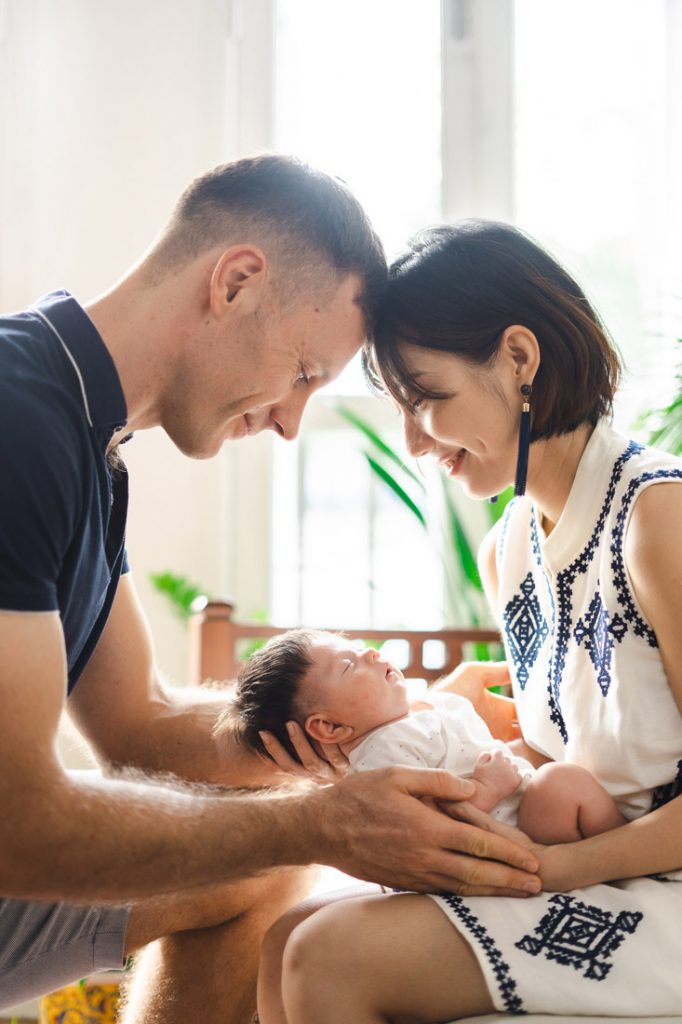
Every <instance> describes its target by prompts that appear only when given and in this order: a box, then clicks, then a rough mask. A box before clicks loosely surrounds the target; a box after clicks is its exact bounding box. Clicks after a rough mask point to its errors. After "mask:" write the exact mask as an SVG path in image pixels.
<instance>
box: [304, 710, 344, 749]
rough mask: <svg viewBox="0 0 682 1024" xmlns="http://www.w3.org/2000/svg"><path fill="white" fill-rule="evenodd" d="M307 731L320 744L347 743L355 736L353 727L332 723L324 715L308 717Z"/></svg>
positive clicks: (306, 722) (305, 724)
mask: <svg viewBox="0 0 682 1024" xmlns="http://www.w3.org/2000/svg"><path fill="white" fill-rule="evenodd" d="M304 726H305V731H306V732H307V733H308V735H309V736H312V738H313V739H314V740H317V742H318V743H347V742H348V740H349V739H351V737H352V735H353V727H352V725H341V724H340V723H339V722H332V721H331V719H329V718H325V717H324V715H320V714H313V715H308V717H307V718H306V720H305V722H304Z"/></svg>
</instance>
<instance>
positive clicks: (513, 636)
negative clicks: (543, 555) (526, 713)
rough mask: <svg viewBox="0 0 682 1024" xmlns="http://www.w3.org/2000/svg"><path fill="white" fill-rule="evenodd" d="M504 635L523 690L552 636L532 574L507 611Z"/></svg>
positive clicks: (505, 613)
mask: <svg viewBox="0 0 682 1024" xmlns="http://www.w3.org/2000/svg"><path fill="white" fill-rule="evenodd" d="M504 631H505V635H506V637H507V644H508V647H509V652H510V654H511V656H512V660H513V662H514V665H515V667H516V677H517V679H518V681H519V685H520V687H521V689H522V690H523V689H525V686H526V683H527V682H528V677H529V674H530V669H532V667H533V665H534V664H535V661H536V660H537V656H538V654H539V653H540V649H541V647H542V645H543V643H544V642H545V640H546V639H547V634H548V633H549V627H548V625H547V620H546V619H545V617H544V615H543V614H542V610H541V608H540V602H539V601H538V598H537V594H536V593H535V582H534V580H533V575H532V573H530V572H529V573H528V575H527V576H526V578H525V579H524V581H523V583H522V584H521V593H520V594H515V595H514V597H513V598H512V600H511V601H510V602H509V604H508V605H507V607H506V608H505V610H504Z"/></svg>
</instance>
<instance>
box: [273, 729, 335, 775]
mask: <svg viewBox="0 0 682 1024" xmlns="http://www.w3.org/2000/svg"><path fill="white" fill-rule="evenodd" d="M287 730H288V732H289V736H290V738H291V742H292V745H293V747H294V749H295V751H296V753H297V754H298V756H299V757H300V758H301V761H302V762H303V764H299V763H298V762H297V761H295V760H294V759H293V757H292V756H291V754H289V753H288V751H286V750H285V749H284V747H283V746H282V744H281V743H280V742H279V740H278V739H277V738H276V737H275V736H273V735H272V733H270V732H262V733H261V734H260V736H261V739H262V740H263V743H264V744H265V748H266V750H267V752H268V753H269V754H270V756H271V757H272V759H273V760H274V762H275V764H276V765H277V766H278V767H279V768H280V770H281V771H283V772H285V773H286V774H287V775H297V776H299V777H300V778H304V779H310V780H312V781H313V782H318V783H320V784H322V785H327V784H328V783H330V782H338V781H339V780H340V779H342V778H343V777H344V776H345V775H346V774H347V773H348V758H347V757H346V755H345V754H344V753H343V751H342V750H341V748H340V747H338V746H337V745H336V744H331V743H330V744H326V745H325V746H324V747H323V746H322V745H321V744H319V743H315V744H314V745H313V744H312V743H311V742H310V740H309V739H308V737H307V736H306V734H305V732H304V731H303V729H302V728H301V727H300V725H299V724H298V722H287Z"/></svg>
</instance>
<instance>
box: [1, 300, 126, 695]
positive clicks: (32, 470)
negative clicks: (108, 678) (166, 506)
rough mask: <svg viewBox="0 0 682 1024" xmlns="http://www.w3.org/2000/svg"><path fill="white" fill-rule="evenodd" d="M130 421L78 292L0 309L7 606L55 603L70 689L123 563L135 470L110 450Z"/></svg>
mask: <svg viewBox="0 0 682 1024" xmlns="http://www.w3.org/2000/svg"><path fill="white" fill-rule="evenodd" d="M126 420H127V410H126V403H125V398H124V396H123V390H122V388H121V382H120V380H119V377H118V373H117V372H116V367H115V366H114V362H113V360H112V358H111V356H110V355H109V352H108V350H107V348H106V346H105V345H104V342H103V341H102V338H101V337H100V335H99V333H98V332H97V329H96V328H95V325H94V324H93V323H92V321H91V320H90V318H89V317H88V315H87V313H86V312H85V311H84V310H83V309H82V308H81V306H79V304H78V303H77V302H76V300H75V299H74V298H73V297H72V296H70V295H69V294H68V293H67V292H65V291H59V292H52V293H51V294H50V295H47V296H45V297H44V298H43V299H41V300H40V301H39V302H37V303H36V305H35V307H33V308H32V309H30V310H27V311H26V312H23V313H17V314H14V315H12V316H6V317H0V609H9V610H12V611H18V612H52V611H57V612H59V615H60V617H61V621H62V626H63V629H64V637H65V642H66V652H67V661H68V674H69V680H68V681H69V692H70V691H71V690H72V689H73V687H74V686H75V684H76V682H77V680H78V677H79V676H80V674H81V672H82V671H83V668H84V667H85V664H86V663H87V661H88V658H89V657H90V655H91V654H92V652H93V650H94V648H95V645H96V643H97V641H98V639H99V637H100V635H101V633H102V630H103V628H104V624H105V622H106V620H107V617H108V615H109V611H110V609H111V604H112V601H113V599H114V594H115V593H116V587H117V586H118V581H119V577H120V575H121V572H122V571H126V561H125V549H124V539H125V525H126V514H127V506H128V478H127V474H126V471H125V468H124V467H123V466H122V465H121V467H120V468H116V469H113V470H112V469H110V468H109V466H108V464H107V458H106V449H107V445H108V444H109V441H110V440H111V437H112V435H113V433H114V431H115V430H116V429H117V428H120V427H121V426H123V425H124V424H125V422H126Z"/></svg>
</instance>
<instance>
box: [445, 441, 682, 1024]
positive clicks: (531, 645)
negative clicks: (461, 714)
mask: <svg viewBox="0 0 682 1024" xmlns="http://www.w3.org/2000/svg"><path fill="white" fill-rule="evenodd" d="M666 481H679V482H680V483H682V460H680V459H675V458H674V457H673V456H671V455H668V454H666V453H664V452H659V451H656V450H654V449H650V448H643V447H642V446H641V445H639V444H637V443H635V442H633V441H628V440H627V439H626V438H624V437H622V436H620V435H619V434H617V433H615V432H614V431H613V430H612V429H611V428H610V427H609V426H608V425H607V424H606V423H605V422H601V423H600V424H599V425H598V426H597V427H596V428H595V430H594V432H593V434H592V436H591V438H590V440H589V442H588V445H587V447H586V449H585V452H584V454H583V457H582V459H581V461H580V465H579V467H578V472H577V474H576V478H575V481H574V484H573V487H572V489H571V492H570V495H569V498H568V501H567V504H566V507H565V509H564V511H563V514H562V516H561V518H560V520H559V522H558V523H557V525H556V527H555V528H554V530H553V531H552V533H551V534H550V535H549V537H545V535H544V533H543V530H542V527H541V525H540V522H539V518H538V516H537V514H536V510H535V508H534V506H533V505H532V503H531V501H530V500H529V499H528V498H519V499H516V500H515V501H513V502H512V503H511V504H510V506H509V507H508V509H507V510H506V513H505V518H504V520H503V523H502V527H501V531H500V539H499V544H498V551H497V569H498V577H499V591H498V608H497V609H496V612H497V616H498V621H499V622H500V623H501V624H502V629H503V634H504V642H505V648H506V655H507V660H508V662H509V665H510V669H511V672H512V677H513V688H514V697H515V699H516V705H517V709H518V715H519V721H520V723H521V727H522V729H523V734H524V736H525V738H526V740H527V741H528V742H529V743H530V745H531V746H533V747H535V748H536V749H537V750H540V751H541V752H542V753H543V754H545V755H546V756H548V757H550V758H552V759H553V760H555V761H570V762H575V763H577V764H580V765H582V766H583V767H584V768H587V769H588V770H589V771H590V772H592V774H593V775H594V776H595V777H596V778H597V779H598V780H599V781H600V782H601V783H602V785H603V786H604V787H605V788H606V789H607V790H608V791H609V792H610V793H611V795H612V796H613V797H614V799H615V800H616V802H617V803H618V806H619V807H620V809H621V811H622V812H623V814H624V815H625V816H626V817H627V818H628V819H630V820H632V819H634V818H637V817H639V816H641V815H643V814H646V813H647V812H648V811H649V810H651V809H653V808H655V807H658V806H660V805H661V804H663V803H665V802H667V801H668V800H670V799H673V798H674V797H675V796H677V795H678V794H680V793H682V715H680V712H679V710H678V707H677V704H676V703H675V700H674V698H673V696H672V692H671V690H670V686H669V684H668V681H667V679H666V676H665V672H664V670H663V665H662V662H661V659H660V655H659V651H658V645H657V641H656V636H655V634H654V632H653V630H652V629H651V627H650V626H649V624H648V623H647V622H646V621H645V619H644V617H643V615H642V613H641V610H640V608H639V607H638V604H637V601H636V599H635V596H634V594H633V592H632V590H631V588H630V585H629V579H628V574H627V570H626V568H625V563H624V559H623V544H624V538H625V535H626V533H627V529H628V523H629V517H630V515H631V513H632V508H633V505H634V503H635V501H636V499H637V497H638V495H640V494H641V493H642V491H643V490H645V488H647V487H651V486H653V485H655V484H656V483H660V482H666ZM680 525H681V526H682V524H680ZM681 542H682V541H681ZM680 625H681V627H682V623H681V624H680ZM681 867H682V865H681ZM431 898H432V899H434V900H436V902H437V903H438V905H439V906H440V907H441V909H442V910H443V911H444V913H446V914H447V916H448V917H449V919H450V920H451V921H452V923H453V924H454V925H455V926H456V927H457V928H458V930H459V931H460V932H461V933H462V934H463V935H464V936H465V937H466V938H467V939H468V941H469V943H470V944H471V947H472V949H473V951H474V953H475V954H476V956H477V958H478V961H479V964H480V966H481V969H482V970H483V973H484V976H485V978H486V980H487V983H488V986H489V989H490V992H491V995H492V998H493V1001H494V1003H495V1007H496V1009H498V1010H500V1011H506V1012H512V1013H555V1014H575V1015H603V1016H634V1017H637V1016H639V1017H649V1016H651V1017H653V1016H656V1015H665V1014H679V1013H680V1012H682V870H681V871H676V872H674V873H672V874H669V875H667V876H656V877H647V878H639V879H634V880H629V881H625V882H618V883H611V884H604V885H595V886H590V887H588V888H586V889H581V890H574V891H572V892H570V893H565V894H549V893H547V894H545V893H543V894H541V895H539V896H536V897H531V898H528V899H507V898H503V897H490V898H483V897H473V898H460V897H456V896H433V897H431Z"/></svg>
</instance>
